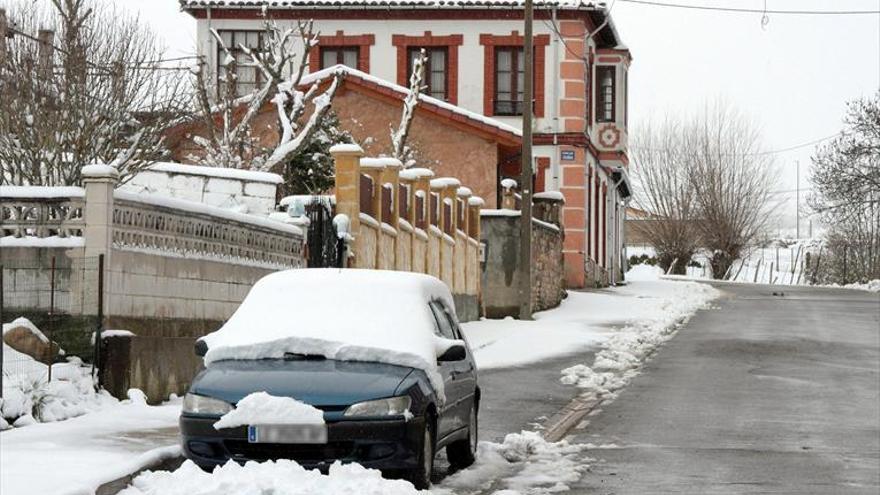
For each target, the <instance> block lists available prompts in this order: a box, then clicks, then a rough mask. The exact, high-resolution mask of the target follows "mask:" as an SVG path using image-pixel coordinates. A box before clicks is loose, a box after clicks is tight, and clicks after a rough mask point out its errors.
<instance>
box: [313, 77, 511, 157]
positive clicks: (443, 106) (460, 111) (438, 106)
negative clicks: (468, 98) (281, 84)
mask: <svg viewBox="0 0 880 495" xmlns="http://www.w3.org/2000/svg"><path fill="white" fill-rule="evenodd" d="M338 72H344V73H345V81H346V82H359V81H360V82H365V83H368V84H371V85H375V86H378V87H381V88H384V89H387V90H390V91H392V92H394V93H397V94H398V95H399V96H400V99H401V100H403V99H404V98H405V97H406V96H407V95H408V94H409V88H406V87H404V86H401V85H399V84H395V83H392V82H389V81H386V80H384V79H380V78H378V77H376V76H373V75H370V74H367V73H366V72H362V71H359V70H357V69H352V68H351V67H347V66H345V65H334V66H332V67H327V68H326V69H323V70H319V71H317V72H313V73H311V74H307V75H305V76H303V78H302V80H300V84H301V85H303V86H309V85H312V84H314V83H316V82H322V81H324V80H327V81H329V80H330V78H331V77H333V75H335V74H336V73H338ZM419 101H420V104H419V106H418V107H417V108H420V109H421V108H427V109H429V110H435V111H436V110H440V112H436V113H443V112H442V111H446V112H451V113H452V114H454V115H457V116H459V117H463V120H464V121H465V122H469V123H471V124H472V125H475V126H486V127H490V128H492V129H493V130H495V131H500V132H501V133H503V134H505V135H507V136H508V137H509V138H510V139H515V140H516V141H520V140H521V139H522V130H521V129H518V128H516V127H513V126H511V125H508V124H505V123H504V122H501V121H499V120H496V119H493V118H491V117H486V116H485V115H482V114H479V113H477V112H472V111H470V110H467V109H464V108H462V107H459V106H456V105H453V104H451V103H447V102H445V101H442V100H438V99H437V98H432V97H430V96H427V95H425V94H420V95H419Z"/></svg>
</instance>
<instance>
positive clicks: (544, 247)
mask: <svg viewBox="0 0 880 495" xmlns="http://www.w3.org/2000/svg"><path fill="white" fill-rule="evenodd" d="M519 229H520V227H519V217H518V216H483V217H482V219H481V221H480V240H481V241H482V242H483V243H485V246H486V247H485V251H486V253H485V254H486V261H485V262H484V263H483V265H482V277H483V278H482V283H483V285H482V292H483V306H484V311H485V316H486V317H487V318H505V317H507V316H513V317H518V316H519V284H520V282H519V280H520V279H519V273H520V271H519V238H520V236H519ZM562 241H563V239H562V233H561V232H560V231H559V230H556V229H553V228H551V227H549V226H546V225H543V224H540V223H537V222H536V223H535V224H534V225H533V229H532V308H533V310H534V311H543V310H546V309H550V308H555V307H556V306H559V304H560V302H561V301H562V298H563V297H564V296H565V289H564V286H563V283H564V265H563V259H562Z"/></svg>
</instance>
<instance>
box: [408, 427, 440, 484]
mask: <svg viewBox="0 0 880 495" xmlns="http://www.w3.org/2000/svg"><path fill="white" fill-rule="evenodd" d="M434 446H435V444H434V419H433V418H432V417H431V416H426V417H425V429H424V432H423V433H422V443H421V445H419V452H420V453H419V465H418V467H417V468H415V469H412V470H410V471H409V472H407V473H406V476H405V478H406V479H407V481H409V482H410V483H412V484H413V486H415V487H416V489H418V490H427V489H428V488H430V487H431V473H432V472H433V471H434V457H435V455H436V453H437V452H436V451H435V448H434Z"/></svg>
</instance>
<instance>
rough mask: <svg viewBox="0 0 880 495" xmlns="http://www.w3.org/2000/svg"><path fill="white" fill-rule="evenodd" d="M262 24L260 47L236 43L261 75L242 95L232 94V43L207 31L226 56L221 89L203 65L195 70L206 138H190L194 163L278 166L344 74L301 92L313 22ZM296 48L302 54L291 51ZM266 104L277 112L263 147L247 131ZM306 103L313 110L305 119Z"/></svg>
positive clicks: (308, 135) (314, 36) (314, 125)
mask: <svg viewBox="0 0 880 495" xmlns="http://www.w3.org/2000/svg"><path fill="white" fill-rule="evenodd" d="M263 28H264V29H263V43H262V48H261V49H251V48H249V47H247V46H244V45H241V46H239V47H238V48H239V49H240V50H241V51H242V52H244V53H245V54H246V55H247V56H248V57H249V58H250V61H249V62H248V63H249V64H250V65H251V66H252V67H255V68H256V69H257V70H259V71H260V72H261V73H262V74H263V76H264V79H265V82H264V83H263V85H262V86H261V87H260V88H258V89H257V90H256V91H255V92H254V93H252V94H251V95H246V96H244V97H243V98H237V97H236V96H237V91H236V87H237V74H236V64H237V63H238V62H237V60H236V58H235V56H234V55H233V53H232V47H228V46H226V43H225V42H224V41H223V39H222V37H221V36H220V35H219V34H218V33H217V32H216V31H212V34H213V36H214V38H215V40H216V42H217V43H218V45H219V46H220V48H221V50H222V51H223V52H224V53H225V54H226V61H227V63H226V64H225V65H226V71H225V74H224V75H223V76H222V77H221V78H220V84H222V85H223V90H222V91H216V90H217V88H215V87H213V86H212V84H211V83H210V80H211V78H210V77H207V76H206V74H205V71H204V68H201V69H200V70H199V71H198V72H197V73H196V92H197V95H198V97H197V98H198V102H199V110H200V114H201V118H202V120H203V122H204V124H205V127H206V129H207V130H206V132H205V134H206V136H200V137H198V138H197V139H196V143H197V144H198V145H199V146H201V147H202V149H203V152H204V155H203V156H202V157H201V158H199V159H198V161H199V162H200V163H202V164H204V165H212V166H220V167H233V168H247V169H252V170H263V171H268V170H276V169H279V168H281V166H282V165H283V164H284V163H286V162H289V161H290V159H291V158H293V157H295V156H296V155H297V154H298V153H299V152H300V151H301V150H302V149H303V148H304V147H305V146H307V145H308V144H309V142H310V141H311V139H312V137H313V136H314V134H315V132H317V131H318V129H320V127H321V122H322V120H323V119H324V118H325V116H326V115H327V112H328V111H329V110H330V102H331V101H332V99H333V97H334V96H335V94H336V90H337V88H338V87H339V83H340V81H341V80H342V77H343V74H344V73H343V72H342V71H339V72H337V73H335V74H333V76H332V79H331V81H330V84H329V87H328V88H327V89H326V90H323V91H321V89H320V87H321V83H322V82H323V81H315V82H314V83H313V84H312V85H311V86H310V87H309V88H308V89H307V90H306V91H305V92H303V91H301V90H300V87H301V82H302V78H303V74H304V73H305V69H306V67H307V65H308V53H309V49H310V48H311V47H314V46H315V45H317V42H318V33H316V32H315V31H314V24H313V22H312V21H299V22H297V25H296V28H288V29H282V28H281V27H280V26H279V25H278V24H277V23H276V22H275V21H274V20H272V19H270V18H268V17H267V18H266V19H265V21H264V23H263ZM294 39H298V43H294ZM294 45H296V47H295V46H294ZM296 48H299V49H301V50H302V53H299V54H297V53H296ZM293 62H295V63H296V68H295V69H294V72H293V73H292V74H290V75H286V74H285V70H286V68H287V67H288V66H290V65H291V64H292V63H293ZM218 92H219V93H220V98H219V100H220V101H219V104H216V105H214V104H212V101H216V99H215V98H214V97H213V95H214V94H215V93H218ZM270 102H271V103H273V104H274V105H275V108H276V111H277V116H278V125H279V136H278V140H277V142H276V143H275V145H274V147H272V148H263V147H261V146H260V144H259V142H258V139H257V137H256V136H254V135H253V133H252V125H253V121H254V118H255V117H256V116H257V115H258V114H259V113H260V111H261V110H262V109H263V107H264V106H265V105H266V104H267V103H270ZM310 105H311V106H313V107H314V108H313V110H312V113H311V114H310V115H308V117H307V116H306V114H307V112H308V109H309V106H310ZM218 116H219V118H218Z"/></svg>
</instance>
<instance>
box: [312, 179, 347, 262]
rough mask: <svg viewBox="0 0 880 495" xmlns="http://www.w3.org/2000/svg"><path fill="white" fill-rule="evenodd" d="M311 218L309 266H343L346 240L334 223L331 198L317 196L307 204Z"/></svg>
mask: <svg viewBox="0 0 880 495" xmlns="http://www.w3.org/2000/svg"><path fill="white" fill-rule="evenodd" d="M306 215H308V218H309V232H308V241H307V242H308V248H309V256H308V267H309V268H342V267H343V260H344V258H345V241H344V240H343V239H340V238H339V236H337V233H336V226H335V225H333V205H332V203H331V202H330V198H329V197H326V196H316V197H314V198H312V200H311V201H310V202H309V203H308V204H306Z"/></svg>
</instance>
